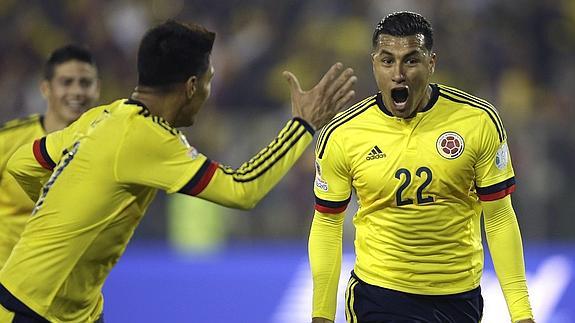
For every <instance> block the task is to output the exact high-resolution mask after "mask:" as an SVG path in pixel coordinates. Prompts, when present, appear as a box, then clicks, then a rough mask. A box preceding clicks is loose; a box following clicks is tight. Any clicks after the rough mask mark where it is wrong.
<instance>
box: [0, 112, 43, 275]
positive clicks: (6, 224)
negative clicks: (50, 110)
mask: <svg viewBox="0 0 575 323" xmlns="http://www.w3.org/2000/svg"><path fill="white" fill-rule="evenodd" d="M44 134H45V132H44V129H43V127H42V116H40V115H37V114H36V115H31V116H29V117H26V118H22V119H17V120H12V121H8V122H7V123H5V124H4V125H2V126H1V127H0V268H2V266H4V263H5V262H6V259H8V256H9V255H10V252H12V248H13V247H14V245H15V244H16V242H17V241H18V239H19V238H20V234H21V233H22V230H24V225H25V224H26V221H27V220H28V216H29V215H30V213H31V212H32V208H33V207H34V202H33V201H32V200H31V199H30V198H29V197H28V196H27V195H26V193H25V192H24V191H23V190H22V188H20V186H19V185H18V183H17V182H16V181H15V180H14V178H13V177H12V175H10V174H8V172H7V171H6V169H5V168H6V163H7V162H8V159H9V158H10V157H11V156H12V154H13V153H14V152H15V151H16V149H18V148H19V147H20V146H22V145H24V144H28V143H31V142H33V141H34V139H36V138H40V137H42V136H44Z"/></svg>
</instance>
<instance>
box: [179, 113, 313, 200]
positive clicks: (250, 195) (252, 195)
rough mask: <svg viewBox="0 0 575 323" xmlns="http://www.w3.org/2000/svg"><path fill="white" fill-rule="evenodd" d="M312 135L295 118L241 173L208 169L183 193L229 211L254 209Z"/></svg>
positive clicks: (240, 168) (185, 188) (225, 169)
mask: <svg viewBox="0 0 575 323" xmlns="http://www.w3.org/2000/svg"><path fill="white" fill-rule="evenodd" d="M313 134H314V130H313V128H312V127H311V126H310V125H309V124H308V123H307V122H305V121H303V120H301V119H299V118H294V119H292V120H290V121H289V122H288V123H287V124H286V126H285V127H284V128H283V129H282V130H281V131H280V133H279V134H278V136H277V137H276V138H275V139H274V140H273V141H272V142H271V143H270V144H269V145H268V146H267V147H265V148H264V149H262V150H261V151H260V152H259V153H257V154H256V155H255V156H254V157H252V158H251V159H250V160H249V161H247V162H245V163H243V164H242V165H241V166H240V167H239V168H238V169H232V168H230V167H225V166H222V165H218V167H215V168H210V167H209V166H207V167H206V172H205V173H204V174H199V175H198V176H195V177H194V178H192V180H190V182H189V183H188V184H186V186H185V187H183V188H182V189H181V190H180V192H182V193H186V194H190V195H196V196H198V197H200V198H202V199H205V200H208V201H212V202H215V203H217V204H220V205H223V206H227V207H233V208H240V209H251V208H253V207H254V206H255V205H256V204H257V203H258V202H259V201H260V200H261V199H262V198H263V197H264V196H265V195H266V194H267V193H268V192H269V191H270V190H271V189H272V188H273V187H274V186H275V185H276V184H277V183H278V182H279V181H280V179H281V178H282V177H283V176H284V175H285V174H286V173H287V172H288V171H289V170H290V168H291V167H292V166H293V164H294V163H295V162H296V161H297V160H298V158H299V157H300V156H301V154H302V153H303V152H304V151H305V149H306V148H307V146H309V144H310V143H311V141H312V140H313ZM211 169H213V172H212V173H210V170H211Z"/></svg>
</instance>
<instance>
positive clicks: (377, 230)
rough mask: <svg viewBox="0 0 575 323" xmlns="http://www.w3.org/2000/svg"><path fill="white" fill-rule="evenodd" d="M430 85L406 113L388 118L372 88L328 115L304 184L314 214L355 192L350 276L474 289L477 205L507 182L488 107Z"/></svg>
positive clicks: (500, 134) (502, 144) (337, 208)
mask: <svg viewBox="0 0 575 323" xmlns="http://www.w3.org/2000/svg"><path fill="white" fill-rule="evenodd" d="M432 88H433V91H432V96H431V99H430V102H429V104H428V105H427V106H426V107H425V109H424V110H423V111H422V112H420V113H417V115H416V116H415V117H413V118H411V119H402V118H397V117H394V116H392V115H391V113H390V112H389V111H388V110H387V109H386V108H385V106H384V105H383V103H382V100H381V94H378V95H375V96H373V97H369V98H367V99H366V100H364V101H362V102H360V103H359V104H357V105H355V106H354V107H352V108H350V109H349V110H347V111H346V112H344V113H342V114H340V115H339V116H337V117H336V118H334V120H332V121H331V122H330V124H328V125H327V126H326V127H325V128H324V129H323V130H322V132H321V134H320V136H319V139H318V143H317V147H316V164H317V174H316V179H315V187H314V189H315V195H316V210H317V211H318V212H322V213H341V212H343V210H345V208H346V206H347V204H348V202H349V199H350V196H351V190H352V188H353V189H355V191H356V193H357V197H358V204H359V210H358V212H357V214H356V215H355V216H354V219H353V223H354V225H355V228H356V239H355V251H356V263H355V267H354V270H355V273H356V274H357V276H358V277H359V278H361V279H362V280H364V281H366V282H367V283H369V284H373V285H377V286H382V287H386V288H390V289H394V290H399V291H403V292H408V293H414V294H425V295H443V294H453V293H460V292H464V291H468V290H471V289H473V288H476V287H477V286H478V285H479V281H480V278H481V273H482V269H483V250H482V244H481V234H480V218H481V206H480V203H479V201H480V199H481V200H485V201H489V200H494V199H498V198H501V197H503V196H505V195H507V194H509V193H511V192H513V190H514V188H515V178H514V173H513V168H512V166H511V160H510V158H509V152H508V148H507V142H506V139H507V138H506V134H505V130H504V128H503V125H502V123H501V120H500V118H499V116H498V113H497V111H496V110H495V109H494V108H493V106H492V105H491V104H489V103H488V102H486V101H484V100H482V99H479V98H476V97H474V96H471V95H469V94H467V93H465V92H462V91H460V90H457V89H454V88H449V87H446V86H443V85H432ZM310 257H313V254H312V255H310Z"/></svg>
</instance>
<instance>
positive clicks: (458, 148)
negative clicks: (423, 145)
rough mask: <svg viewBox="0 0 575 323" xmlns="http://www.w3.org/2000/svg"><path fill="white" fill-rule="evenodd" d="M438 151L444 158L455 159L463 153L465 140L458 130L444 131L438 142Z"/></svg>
mask: <svg viewBox="0 0 575 323" xmlns="http://www.w3.org/2000/svg"><path fill="white" fill-rule="evenodd" d="M435 145H436V147H437V152H438V153H439V154H440V155H441V156H442V157H444V158H447V159H455V158H457V157H459V156H461V154H462V153H463V150H464V149H465V142H464V141H463V138H462V137H461V136H460V135H459V134H458V133H456V132H453V131H448V132H444V133H443V134H442V135H441V136H439V138H437V142H436V144H435Z"/></svg>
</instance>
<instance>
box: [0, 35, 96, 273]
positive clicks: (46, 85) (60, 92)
mask: <svg viewBox="0 0 575 323" xmlns="http://www.w3.org/2000/svg"><path fill="white" fill-rule="evenodd" d="M40 89H41V92H42V96H43V97H44V99H45V100H46V111H45V113H43V114H33V115H30V116H28V117H25V118H21V119H16V120H12V121H8V122H6V123H5V124H3V125H2V126H1V127H0V268H1V267H2V266H3V265H4V263H5V262H6V259H7V258H8V256H9V255H10V252H11V251H12V248H13V247H14V245H15V244H16V242H17V241H18V239H19V237H20V233H21V232H22V230H23V229H24V225H25V223H26V221H27V220H28V216H29V215H30V213H31V212H32V208H33V207H34V202H33V201H32V200H31V199H30V198H29V197H28V196H27V195H26V194H25V192H24V191H22V188H20V186H19V185H18V184H17V183H16V182H15V180H14V178H12V176H11V175H10V174H8V173H7V172H6V170H5V166H6V162H7V161H8V159H9V158H10V156H12V153H14V151H16V149H17V148H18V147H20V146H22V145H23V144H27V143H31V142H32V141H34V139H36V138H40V137H43V136H45V135H46V134H48V133H51V132H54V131H57V130H60V129H63V128H64V127H66V126H68V125H69V124H71V123H72V122H74V121H75V120H76V119H78V118H79V117H80V115H82V113H84V112H85V111H86V110H88V109H89V108H91V107H92V106H94V104H95V103H96V101H97V100H98V97H99V95H100V86H99V81H98V70H97V66H96V62H95V61H94V59H93V57H92V54H91V53H90V51H88V50H87V49H85V48H83V47H80V46H78V45H73V44H70V45H66V46H63V47H60V48H58V49H56V50H54V51H53V52H52V53H51V55H50V57H49V58H48V60H47V61H46V63H45V66H44V73H43V80H42V81H41V85H40Z"/></svg>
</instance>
